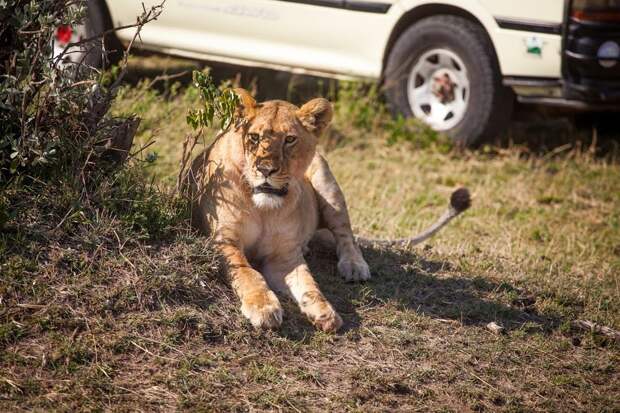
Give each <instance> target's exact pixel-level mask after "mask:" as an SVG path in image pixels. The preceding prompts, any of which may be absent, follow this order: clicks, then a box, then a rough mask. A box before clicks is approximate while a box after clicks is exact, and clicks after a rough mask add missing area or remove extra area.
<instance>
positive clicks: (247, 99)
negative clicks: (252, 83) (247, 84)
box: [234, 87, 256, 119]
mask: <svg viewBox="0 0 620 413" xmlns="http://www.w3.org/2000/svg"><path fill="white" fill-rule="evenodd" d="M234 91H235V93H236V94H237V96H239V106H238V107H237V117H239V118H245V119H252V118H253V117H254V115H256V100H254V98H253V97H252V95H250V92H248V91H247V90H245V89H243V88H240V87H238V88H235V89H234Z"/></svg>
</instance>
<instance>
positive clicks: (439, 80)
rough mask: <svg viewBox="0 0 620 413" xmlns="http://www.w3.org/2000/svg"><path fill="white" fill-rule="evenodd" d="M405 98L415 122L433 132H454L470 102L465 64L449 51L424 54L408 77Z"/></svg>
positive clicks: (435, 50) (438, 50)
mask: <svg viewBox="0 0 620 413" xmlns="http://www.w3.org/2000/svg"><path fill="white" fill-rule="evenodd" d="M407 98H408V99H409V106H410V107H411V111H412V112H413V115H414V116H415V117H416V118H418V119H420V120H422V121H424V122H426V123H427V124H429V125H430V126H431V127H432V128H433V129H435V130H439V131H442V130H447V129H451V128H453V127H454V126H455V125H456V124H457V123H459V122H460V121H461V119H463V116H464V115H465V111H466V110H467V102H468V101H469V79H468V77H467V70H466V69H465V64H463V61H462V60H461V58H460V57H458V56H457V55H456V54H455V53H453V52H451V51H450V50H446V49H432V50H429V51H427V52H425V53H424V54H423V55H422V56H421V57H420V58H419V59H418V61H417V62H416V63H415V64H414V65H413V68H412V69H411V72H410V74H409V80H408V84H407Z"/></svg>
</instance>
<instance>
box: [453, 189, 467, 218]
mask: <svg viewBox="0 0 620 413" xmlns="http://www.w3.org/2000/svg"><path fill="white" fill-rule="evenodd" d="M450 206H451V207H452V208H454V210H455V211H456V212H457V214H460V213H461V212H463V211H465V210H466V209H467V208H469V207H470V206H471V196H470V195H469V190H468V189H467V188H459V189H457V190H456V191H454V192H452V195H451V196H450Z"/></svg>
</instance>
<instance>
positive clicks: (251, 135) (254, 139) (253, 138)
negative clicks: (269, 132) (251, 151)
mask: <svg viewBox="0 0 620 413" xmlns="http://www.w3.org/2000/svg"><path fill="white" fill-rule="evenodd" d="M248 139H249V140H250V142H252V143H254V144H257V143H258V142H259V141H260V136H258V133H248Z"/></svg>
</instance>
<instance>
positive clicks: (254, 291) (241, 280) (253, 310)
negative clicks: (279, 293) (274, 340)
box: [219, 243, 282, 328]
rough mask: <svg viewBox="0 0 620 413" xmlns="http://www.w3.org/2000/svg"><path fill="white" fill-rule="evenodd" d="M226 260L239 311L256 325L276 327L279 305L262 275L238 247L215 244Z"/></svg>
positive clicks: (280, 310)
mask: <svg viewBox="0 0 620 413" xmlns="http://www.w3.org/2000/svg"><path fill="white" fill-rule="evenodd" d="M219 248H220V251H221V253H222V255H223V256H224V259H225V260H226V263H227V266H228V271H229V273H230V277H231V280H232V286H233V289H234V290H235V292H236V293H237V296H238V297H239V299H240V300H241V312H242V313H243V315H244V316H246V317H247V318H248V319H249V320H250V322H251V323H252V325H253V326H254V327H257V328H277V327H279V326H280V324H282V307H281V306H280V301H278V297H276V295H275V294H274V293H273V291H271V290H270V289H269V286H268V285H267V282H266V281H265V279H264V278H263V276H262V275H261V274H260V273H259V272H258V271H256V270H255V269H253V268H252V267H251V266H250V264H249V263H248V261H247V259H246V257H245V254H244V253H243V252H242V251H241V249H240V248H239V247H237V246H236V245H233V244H230V243H224V244H220V245H219Z"/></svg>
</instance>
